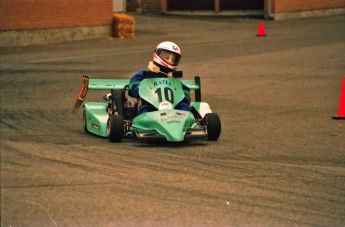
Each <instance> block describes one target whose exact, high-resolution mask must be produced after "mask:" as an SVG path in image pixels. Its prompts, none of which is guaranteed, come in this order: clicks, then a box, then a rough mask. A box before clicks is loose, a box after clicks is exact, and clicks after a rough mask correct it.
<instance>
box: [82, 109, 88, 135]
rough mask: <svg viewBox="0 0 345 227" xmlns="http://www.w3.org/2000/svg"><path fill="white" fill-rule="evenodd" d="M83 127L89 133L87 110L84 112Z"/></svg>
mask: <svg viewBox="0 0 345 227" xmlns="http://www.w3.org/2000/svg"><path fill="white" fill-rule="evenodd" d="M83 127H84V130H85V131H86V132H88V131H87V122H86V113H85V110H84V112H83Z"/></svg>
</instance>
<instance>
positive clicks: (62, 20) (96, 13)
mask: <svg viewBox="0 0 345 227" xmlns="http://www.w3.org/2000/svg"><path fill="white" fill-rule="evenodd" d="M112 9H113V3H112V0H0V30H23V29H25V30H27V29H42V28H63V27H81V26H97V25H111V24H112V14H113V12H112Z"/></svg>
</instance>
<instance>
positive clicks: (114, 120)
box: [107, 115, 124, 142]
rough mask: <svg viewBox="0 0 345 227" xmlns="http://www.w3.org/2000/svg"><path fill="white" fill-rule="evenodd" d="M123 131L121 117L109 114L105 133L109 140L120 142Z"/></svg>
mask: <svg viewBox="0 0 345 227" xmlns="http://www.w3.org/2000/svg"><path fill="white" fill-rule="evenodd" d="M123 132H124V125H123V117H122V116H121V115H110V116H109V119H108V122H107V135H108V137H109V141H110V142H121V140H122V137H123Z"/></svg>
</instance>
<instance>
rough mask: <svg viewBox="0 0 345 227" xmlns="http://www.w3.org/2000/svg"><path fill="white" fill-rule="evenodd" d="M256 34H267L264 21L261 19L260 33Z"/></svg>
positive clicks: (260, 35)
mask: <svg viewBox="0 0 345 227" xmlns="http://www.w3.org/2000/svg"><path fill="white" fill-rule="evenodd" d="M256 36H259V37H264V36H266V32H265V24H264V22H262V21H260V23H259V28H258V34H257V35H256Z"/></svg>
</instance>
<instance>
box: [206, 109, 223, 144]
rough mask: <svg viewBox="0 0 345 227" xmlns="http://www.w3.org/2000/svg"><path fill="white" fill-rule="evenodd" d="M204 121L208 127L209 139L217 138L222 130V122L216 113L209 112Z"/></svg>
mask: <svg viewBox="0 0 345 227" xmlns="http://www.w3.org/2000/svg"><path fill="white" fill-rule="evenodd" d="M203 120H204V123H205V124H206V128H207V134H208V135H207V138H206V139H207V140H217V139H218V138H219V136H220V132H221V123H220V119H219V117H218V115H217V114H216V113H208V114H206V115H205V117H204V119H203Z"/></svg>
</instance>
